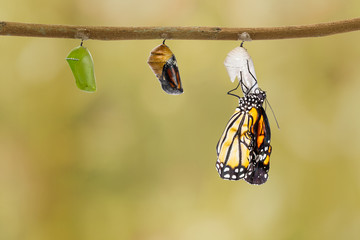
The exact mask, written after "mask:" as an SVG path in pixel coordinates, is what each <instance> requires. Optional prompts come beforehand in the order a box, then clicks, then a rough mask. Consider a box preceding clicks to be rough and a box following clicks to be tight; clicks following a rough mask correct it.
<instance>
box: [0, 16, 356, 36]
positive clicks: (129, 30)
mask: <svg viewBox="0 0 360 240" xmlns="http://www.w3.org/2000/svg"><path fill="white" fill-rule="evenodd" d="M358 30H360V18H354V19H349V20H344V21H338V22H329V23H320V24H312V25H302V26H285V27H269V28H222V27H102V26H67V25H47V24H29V23H16V22H4V21H2V22H0V35H6V36H26V37H47V38H77V39H83V40H86V39H96V40H135V39H164V38H166V39H188V40H239V39H240V36H241V34H242V33H244V32H247V33H248V34H249V36H250V38H251V40H265V39H286V38H305V37H322V36H328V35H333V34H339V33H345V32H351V31H358ZM164 36H166V37H164Z"/></svg>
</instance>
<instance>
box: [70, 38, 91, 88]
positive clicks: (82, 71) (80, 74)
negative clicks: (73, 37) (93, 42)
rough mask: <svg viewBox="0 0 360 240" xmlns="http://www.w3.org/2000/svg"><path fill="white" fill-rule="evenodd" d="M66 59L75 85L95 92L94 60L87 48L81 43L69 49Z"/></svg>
mask: <svg viewBox="0 0 360 240" xmlns="http://www.w3.org/2000/svg"><path fill="white" fill-rule="evenodd" d="M66 61H67V62H68V63H69V66H70V68H71V71H72V73H73V74H74V77H75V81H76V85H77V87H78V88H79V89H81V90H84V91H87V92H95V91H96V83H95V73H94V62H93V59H92V57H91V54H90V52H89V50H88V49H87V48H86V47H83V46H82V44H81V45H80V46H79V47H76V48H74V49H73V50H71V52H70V53H69V55H68V56H67V58H66Z"/></svg>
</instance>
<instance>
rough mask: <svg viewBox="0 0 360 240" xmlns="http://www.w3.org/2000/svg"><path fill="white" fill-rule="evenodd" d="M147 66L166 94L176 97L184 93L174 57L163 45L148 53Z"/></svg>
mask: <svg viewBox="0 0 360 240" xmlns="http://www.w3.org/2000/svg"><path fill="white" fill-rule="evenodd" d="M164 42H165V41H164ZM148 64H149V66H150V68H151V70H152V71H153V72H154V74H155V76H156V77H157V79H159V81H160V84H161V87H162V89H163V90H164V91H165V92H166V93H167V94H172V95H178V94H181V93H183V92H184V90H183V88H182V84H181V80H180V74H179V68H178V65H177V62H176V58H175V55H174V54H173V53H172V52H171V50H170V48H169V47H168V46H166V45H165V43H163V44H161V45H159V46H157V47H155V48H154V49H153V50H152V51H151V52H150V56H149V59H148Z"/></svg>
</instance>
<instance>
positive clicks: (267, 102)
mask: <svg viewBox="0 0 360 240" xmlns="http://www.w3.org/2000/svg"><path fill="white" fill-rule="evenodd" d="M265 101H266V105H269V107H270V110H271V112H272V114H273V116H274V119H275V122H276V126H277V127H278V129H280V125H279V123H278V121H277V119H276V116H275V113H274V110H273V109H272V107H271V105H270V102H269V101H268V100H267V99H265Z"/></svg>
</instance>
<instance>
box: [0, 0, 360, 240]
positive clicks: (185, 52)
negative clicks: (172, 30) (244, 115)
mask: <svg viewBox="0 0 360 240" xmlns="http://www.w3.org/2000/svg"><path fill="white" fill-rule="evenodd" d="M359 9H360V2H359V1H357V0H350V1H346V4H345V3H344V1H341V0H335V1H327V0H320V1H313V0H305V1H286V0H271V1H253V0H222V1H208V0H191V1H190V0H185V1H181V0H167V1H165V0H154V1H145V0H141V1H116V0H102V1H96V0H86V1H85V0H63V1H45V0H33V1H25V0H3V1H2V4H1V8H0V15H1V20H4V21H17V22H31V23H46V24H71V25H106V26H220V27H271V26H285V25H300V24H311V23H320V22H328V21H336V20H343V19H348V18H353V17H358V16H359ZM359 38H360V32H353V33H346V34H340V35H334V36H329V37H323V38H311V39H310V38H309V39H293V40H272V41H253V42H250V43H246V44H245V47H246V48H247V49H248V51H249V53H250V55H251V56H252V58H253V60H254V64H255V69H256V75H257V77H258V80H259V83H260V87H261V88H262V89H264V90H266V91H267V95H268V100H269V101H270V103H271V105H272V107H273V109H274V111H275V113H276V117H277V119H278V121H279V123H280V127H281V129H280V130H279V129H277V127H276V124H275V121H274V117H273V115H272V113H271V111H268V117H269V120H270V124H271V126H272V146H273V153H272V156H271V168H270V172H269V173H270V174H269V175H270V178H269V181H268V182H267V183H266V184H264V185H262V186H252V185H249V184H247V183H246V182H244V181H237V182H230V181H225V180H222V179H220V177H219V176H218V174H217V172H216V170H215V161H216V152H215V146H216V143H217V141H218V139H219V138H220V135H221V134H222V131H223V129H224V127H225V124H226V123H227V121H228V119H229V117H230V116H231V115H232V113H233V111H234V109H235V107H236V106H237V100H236V98H233V97H230V96H227V95H226V92H227V91H228V90H229V89H231V88H233V87H234V86H235V85H234V84H232V83H231V82H230V81H229V78H228V76H227V73H226V70H225V67H224V66H223V61H224V59H225V56H226V54H227V53H228V52H229V51H230V50H232V49H233V48H235V47H236V46H238V45H239V42H236V41H196V40H194V41H190V40H168V41H167V45H168V46H169V47H170V48H171V49H172V51H173V52H174V53H175V55H176V58H177V60H178V65H179V68H180V75H181V78H182V81H183V86H184V94H182V95H180V96H170V95H167V94H165V93H164V92H163V91H162V90H161V88H160V84H159V83H158V80H157V79H156V78H155V76H154V75H153V73H152V71H151V70H150V68H149V66H148V65H147V58H148V56H149V53H150V51H151V50H152V49H153V48H154V47H155V46H157V45H159V44H161V42H162V40H132V41H92V40H89V41H86V42H85V44H84V45H85V46H86V47H88V48H89V50H90V51H91V53H92V55H93V58H94V63H95V74H96V77H97V87H98V90H97V92H96V93H94V94H90V93H85V92H82V91H80V90H78V89H77V88H76V85H75V81H74V78H73V76H72V73H71V71H70V68H69V66H68V65H67V63H66V61H65V57H66V56H67V54H68V53H69V51H70V50H71V49H72V48H74V47H76V46H78V45H79V44H80V41H79V40H74V39H45V38H44V39H41V38H26V37H7V36H0V51H1V56H0V66H1V67H0V78H1V85H2V87H1V88H0V239H4V240H8V239H9V240H12V239H21V240H28V239H29V240H43V239H44V240H45V239H89V240H92V239H94V240H95V239H136V240H137V239H139V240H142V239H149V240H165V239H166V240H167V239H174V240H178V239H179V240H180V239H181V240H182V239H186V240H188V239H207V240H211V239H224V240H227V239H231V240H232V239H358V237H359V235H360V229H359V226H360V205H359V202H360V174H359V169H360V161H359V160H360V158H359V154H358V153H357V152H358V151H359V150H358V147H359V145H360V138H359V135H360V124H359V117H360V109H359V102H360V95H359V90H360V81H359V75H360V69H359V61H360V48H359Z"/></svg>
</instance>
